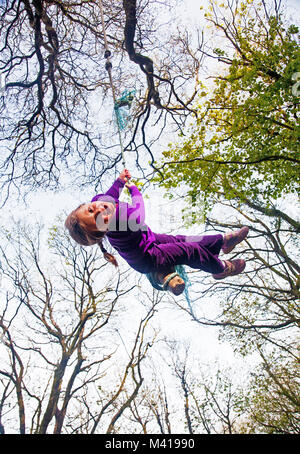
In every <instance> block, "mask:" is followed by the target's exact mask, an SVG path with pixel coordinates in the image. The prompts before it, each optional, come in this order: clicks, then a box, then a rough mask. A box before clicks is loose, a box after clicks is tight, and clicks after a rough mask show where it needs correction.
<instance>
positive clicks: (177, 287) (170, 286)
mask: <svg viewBox="0 0 300 454" xmlns="http://www.w3.org/2000/svg"><path fill="white" fill-rule="evenodd" d="M157 280H158V281H159V282H160V283H161V284H162V285H163V289H164V290H169V291H170V292H171V293H173V295H176V296H178V295H181V293H183V292H184V289H185V283H184V280H183V279H182V278H181V277H180V276H179V274H177V273H169V274H167V275H164V274H162V273H157Z"/></svg>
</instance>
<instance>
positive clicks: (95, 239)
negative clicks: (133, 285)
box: [65, 203, 118, 267]
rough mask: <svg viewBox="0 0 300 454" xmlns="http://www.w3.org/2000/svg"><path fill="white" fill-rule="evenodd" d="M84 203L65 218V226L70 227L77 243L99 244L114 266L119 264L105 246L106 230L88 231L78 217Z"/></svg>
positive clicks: (82, 244)
mask: <svg viewBox="0 0 300 454" xmlns="http://www.w3.org/2000/svg"><path fill="white" fill-rule="evenodd" d="M83 205H84V203H82V204H81V205H79V206H78V207H77V208H76V210H73V211H72V212H71V213H70V214H69V216H68V217H67V219H66V220H65V227H66V228H67V229H68V231H69V234H70V236H71V237H72V238H73V240H74V241H76V243H78V244H80V245H81V246H92V245H93V244H98V246H99V247H100V249H101V251H102V253H103V256H104V258H105V260H107V261H108V262H110V263H112V264H113V265H114V266H116V267H117V266H118V262H117V260H116V259H115V257H114V256H113V255H112V254H110V253H109V252H107V250H106V249H105V247H104V246H103V239H104V237H105V233H104V232H100V231H97V232H94V233H90V232H87V231H86V230H85V228H84V226H83V225H82V224H81V223H80V220H79V218H78V210H79V208H81V207H82V206H83Z"/></svg>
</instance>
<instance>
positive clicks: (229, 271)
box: [213, 259, 246, 280]
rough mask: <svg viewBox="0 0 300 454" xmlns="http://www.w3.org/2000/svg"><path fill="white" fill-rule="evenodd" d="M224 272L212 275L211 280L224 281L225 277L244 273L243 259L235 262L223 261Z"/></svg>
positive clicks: (244, 264)
mask: <svg viewBox="0 0 300 454" xmlns="http://www.w3.org/2000/svg"><path fill="white" fill-rule="evenodd" d="M224 262H225V270H224V271H222V273H218V274H213V278H214V279H216V280H219V279H225V277H229V276H236V275H237V274H240V273H242V272H243V271H244V269H245V266H246V262H245V260H243V259H236V260H231V261H229V260H224Z"/></svg>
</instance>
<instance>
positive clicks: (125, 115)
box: [114, 90, 135, 130]
mask: <svg viewBox="0 0 300 454" xmlns="http://www.w3.org/2000/svg"><path fill="white" fill-rule="evenodd" d="M134 95H135V90H125V91H123V93H122V95H121V97H120V98H118V99H117V100H116V101H115V105H114V110H115V115H116V121H117V124H118V126H119V128H120V129H121V130H123V129H125V128H126V126H127V125H128V122H129V120H130V108H131V104H132V101H133V100H134Z"/></svg>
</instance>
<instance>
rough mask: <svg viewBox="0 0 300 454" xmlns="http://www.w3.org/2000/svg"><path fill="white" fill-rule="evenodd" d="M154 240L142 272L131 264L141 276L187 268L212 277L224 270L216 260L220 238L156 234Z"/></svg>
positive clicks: (219, 261) (221, 237) (219, 247)
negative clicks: (183, 266) (177, 267)
mask: <svg viewBox="0 0 300 454" xmlns="http://www.w3.org/2000/svg"><path fill="white" fill-rule="evenodd" d="M155 238H156V242H155V243H154V244H153V245H152V246H151V247H150V248H149V249H148V251H147V254H146V255H147V258H146V261H144V264H143V266H142V268H143V269H142V268H141V267H140V266H139V269H138V268H137V267H135V266H134V265H133V264H132V265H133V267H134V268H135V269H137V270H138V271H140V272H142V273H149V272H153V271H161V272H170V269H172V267H174V266H176V265H187V266H189V267H191V268H195V269H199V270H203V271H206V272H207V273H212V274H217V273H221V272H222V271H223V270H224V264H223V262H222V260H220V259H219V253H220V250H221V247H222V244H223V235H220V234H219V235H203V236H185V235H176V236H173V235H165V234H158V233H156V234H155Z"/></svg>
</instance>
